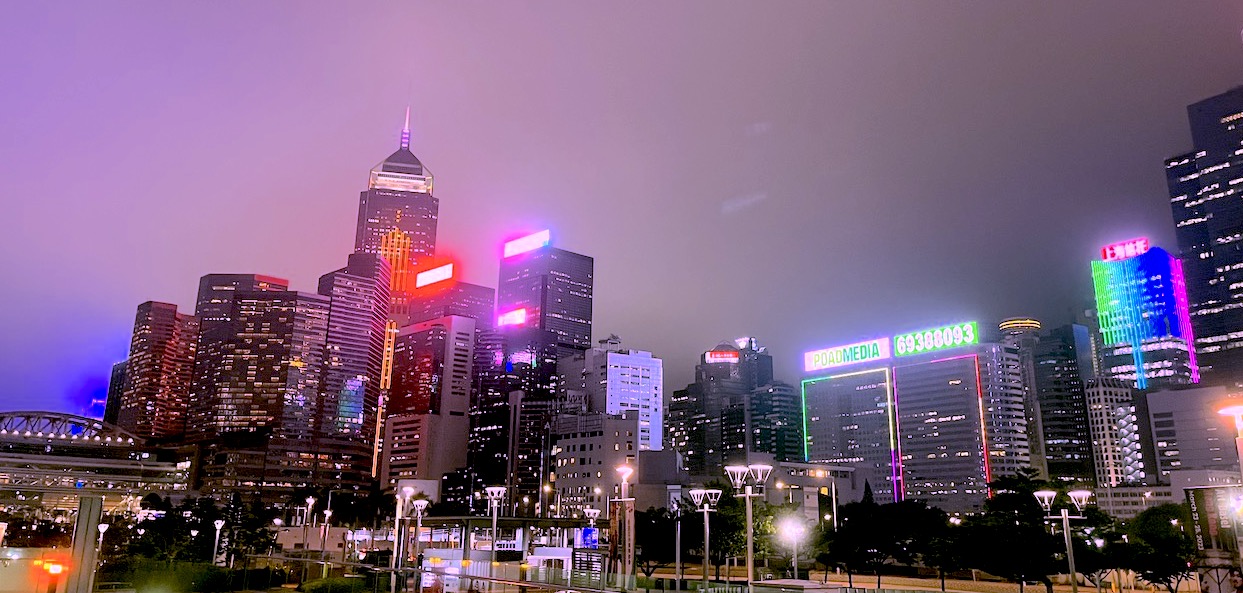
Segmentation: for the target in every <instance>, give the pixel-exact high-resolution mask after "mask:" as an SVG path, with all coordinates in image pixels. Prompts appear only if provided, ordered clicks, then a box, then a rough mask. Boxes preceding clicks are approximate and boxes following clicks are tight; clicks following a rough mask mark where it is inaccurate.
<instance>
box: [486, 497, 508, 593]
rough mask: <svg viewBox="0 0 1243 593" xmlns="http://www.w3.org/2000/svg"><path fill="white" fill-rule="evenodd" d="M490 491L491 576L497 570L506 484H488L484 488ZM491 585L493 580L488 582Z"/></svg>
mask: <svg viewBox="0 0 1243 593" xmlns="http://www.w3.org/2000/svg"><path fill="white" fill-rule="evenodd" d="M484 491H485V492H487V493H488V507H489V508H490V509H491V510H492V545H491V546H490V547H491V548H492V557H491V558H490V559H489V562H488V576H489V577H491V576H492V575H493V573H494V571H495V570H496V540H497V537H496V523H497V519H498V518H499V517H500V514H501V501H502V500H503V499H504V498H505V487H504V486H488V487H487V488H485V489H484ZM488 586H489V587H491V586H492V584H491V582H489V583H488Z"/></svg>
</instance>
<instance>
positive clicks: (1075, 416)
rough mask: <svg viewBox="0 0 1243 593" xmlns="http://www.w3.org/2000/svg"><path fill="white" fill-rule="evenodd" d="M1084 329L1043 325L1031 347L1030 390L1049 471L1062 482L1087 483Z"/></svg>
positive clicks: (1087, 355) (1088, 361)
mask: <svg viewBox="0 0 1243 593" xmlns="http://www.w3.org/2000/svg"><path fill="white" fill-rule="evenodd" d="M1090 356H1091V345H1090V342H1089V340H1088V328H1086V327H1084V326H1082V325H1074V324H1071V325H1064V326H1062V327H1057V328H1052V329H1049V330H1046V331H1045V332H1043V333H1042V334H1041V335H1040V338H1039V341H1037V343H1036V344H1035V346H1034V348H1033V361H1034V363H1035V375H1034V377H1033V379H1034V383H1033V385H1031V386H1029V390H1031V391H1034V392H1035V394H1036V400H1037V402H1038V405H1039V415H1040V430H1041V432H1040V439H1041V442H1042V448H1043V449H1044V453H1045V457H1046V466H1047V467H1048V472H1049V473H1048V476H1049V478H1050V479H1052V480H1054V481H1057V482H1062V483H1091V482H1093V481H1094V476H1095V474H1094V472H1093V469H1092V440H1091V432H1090V430H1089V428H1088V405H1087V399H1086V397H1085V395H1084V379H1083V376H1082V373H1081V370H1082V369H1083V368H1084V367H1085V365H1086V366H1087V367H1089V368H1090V366H1091V359H1090Z"/></svg>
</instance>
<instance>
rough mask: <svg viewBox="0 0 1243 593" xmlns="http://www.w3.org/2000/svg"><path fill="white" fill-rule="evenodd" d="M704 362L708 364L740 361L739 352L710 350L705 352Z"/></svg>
mask: <svg viewBox="0 0 1243 593" xmlns="http://www.w3.org/2000/svg"><path fill="white" fill-rule="evenodd" d="M704 362H706V363H708V364H713V363H718V362H727V363H730V364H737V363H738V353H737V352H735V351H733V350H709V351H707V352H704Z"/></svg>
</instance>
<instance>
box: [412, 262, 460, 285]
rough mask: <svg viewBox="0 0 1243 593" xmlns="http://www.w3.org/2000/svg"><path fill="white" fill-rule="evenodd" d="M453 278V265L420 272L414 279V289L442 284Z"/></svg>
mask: <svg viewBox="0 0 1243 593" xmlns="http://www.w3.org/2000/svg"><path fill="white" fill-rule="evenodd" d="M452 277H453V264H445V265H443V266H440V267H438V268H432V269H430V270H426V271H423V272H419V273H418V274H417V275H415V277H414V287H415V288H423V287H424V286H427V285H429V284H435V283H437V282H442V281H444V280H448V279H450V278H452Z"/></svg>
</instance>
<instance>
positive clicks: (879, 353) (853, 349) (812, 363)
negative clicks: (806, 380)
mask: <svg viewBox="0 0 1243 593" xmlns="http://www.w3.org/2000/svg"><path fill="white" fill-rule="evenodd" d="M886 358H889V339H888V338H880V339H877V340H869V341H867V342H859V343H858V344H847V345H845V346H834V347H832V348H825V349H823V350H813V351H811V352H806V353H804V354H803V369H804V370H806V371H807V372H811V371H819V370H823V369H829V368H833V367H839V366H845V365H848V364H854V363H856V362H867V361H873V360H884V359H886Z"/></svg>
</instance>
